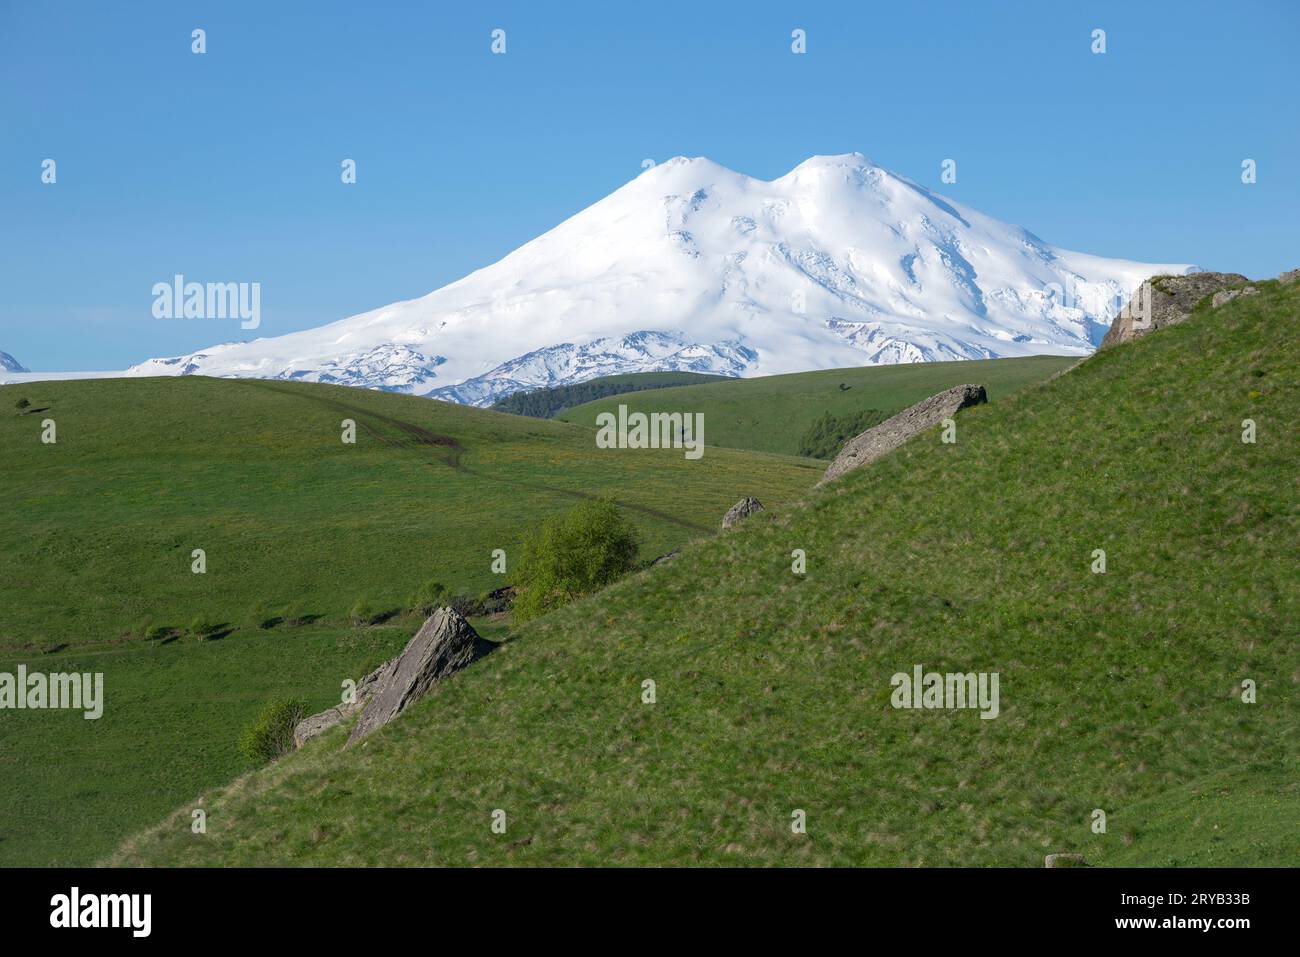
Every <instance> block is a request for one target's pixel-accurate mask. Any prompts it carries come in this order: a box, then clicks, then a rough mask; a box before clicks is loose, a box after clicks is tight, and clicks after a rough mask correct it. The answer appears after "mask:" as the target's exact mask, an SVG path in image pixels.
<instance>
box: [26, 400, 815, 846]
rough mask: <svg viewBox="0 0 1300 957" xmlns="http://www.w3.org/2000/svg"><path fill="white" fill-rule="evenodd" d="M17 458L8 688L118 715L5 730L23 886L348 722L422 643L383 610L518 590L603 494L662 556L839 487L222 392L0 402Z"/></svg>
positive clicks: (801, 464)
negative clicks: (350, 428) (364, 622)
mask: <svg viewBox="0 0 1300 957" xmlns="http://www.w3.org/2000/svg"><path fill="white" fill-rule="evenodd" d="M24 398H25V399H27V400H28V401H29V403H30V406H29V407H28V408H27V409H25V410H23V411H19V410H18V409H17V408H16V406H17V404H18V402H19V401H20V400H21V399H24ZM49 419H52V420H53V421H54V424H55V430H56V431H55V438H56V442H54V443H53V444H44V443H42V442H41V435H42V432H43V428H42V423H43V422H44V421H46V420H49ZM345 419H350V420H352V421H353V422H355V423H356V443H355V444H344V442H343V441H342V435H343V425H342V423H343V421H344V420H345ZM0 450H2V451H3V454H2V456H0V541H3V543H4V546H3V548H0V671H6V672H9V673H14V672H15V671H16V668H17V666H18V665H19V664H24V665H26V667H27V668H28V670H29V672H37V671H39V672H42V673H50V672H69V671H89V672H92V673H93V672H96V671H98V672H102V673H103V674H104V683H105V697H106V704H105V711H104V715H103V717H101V718H100V719H99V720H97V721H88V720H85V719H84V718H83V717H82V715H81V713H79V712H60V711H22V712H19V711H10V710H5V711H0V773H3V776H4V780H5V781H6V787H4V788H3V789H0V864H13V865H43V864H86V863H89V862H91V861H93V860H95V859H96V858H97V857H99V856H101V855H103V854H106V853H108V852H109V851H110V850H111V849H112V848H113V847H114V846H116V844H117V843H118V842H120V840H121V839H122V838H123V837H124V836H125V835H126V834H128V833H130V832H131V831H133V830H137V829H139V828H141V827H143V826H145V825H146V824H148V823H149V822H150V821H152V820H156V819H157V818H158V817H160V816H162V815H163V814H164V813H166V812H167V811H168V810H170V809H171V808H173V807H175V806H176V805H177V804H178V803H180V802H182V801H187V800H190V799H191V798H193V797H194V796H196V795H198V794H199V793H200V792H201V791H203V790H204V789H207V788H211V787H214V786H216V785H218V784H222V783H225V782H227V781H229V780H230V779H232V778H233V777H235V776H236V775H238V774H239V773H241V772H243V771H245V770H247V768H248V763H247V761H246V760H245V759H244V758H243V757H242V756H241V755H240V754H239V753H238V750H237V748H236V742H237V739H238V736H239V732H240V730H241V728H242V727H243V726H244V724H246V723H247V722H248V721H250V720H251V719H252V717H253V716H254V715H255V714H256V712H257V711H258V709H259V708H260V707H261V706H262V705H263V704H264V703H265V702H266V701H267V700H268V699H270V698H273V697H300V698H304V699H306V700H307V701H308V702H309V703H310V704H311V705H313V706H314V707H315V706H319V707H320V708H324V707H327V706H329V705H330V704H333V703H336V702H337V700H338V696H339V693H340V690H339V689H340V684H341V682H342V681H343V680H344V679H346V678H354V679H355V678H358V677H360V676H361V675H362V674H364V673H365V672H366V671H368V670H369V669H370V668H372V667H374V666H375V665H376V664H378V663H379V662H380V661H382V660H384V659H385V658H387V657H390V656H391V655H393V654H395V653H396V652H397V651H399V650H400V649H401V648H402V646H403V645H404V644H405V642H406V641H407V640H408V639H409V638H410V636H411V634H413V633H414V631H415V630H416V629H417V628H418V626H419V621H418V620H416V619H414V618H412V617H410V616H409V615H407V616H399V617H394V618H390V619H388V620H387V621H385V622H383V623H382V624H378V625H373V626H369V627H356V626H354V625H353V624H352V623H351V622H350V621H349V616H348V612H349V610H350V609H351V608H352V607H353V606H354V605H355V604H356V603H357V602H358V601H359V600H364V601H365V602H366V603H368V604H369V605H370V606H371V607H372V608H373V609H375V610H376V611H377V612H379V613H380V614H387V613H399V612H402V611H403V610H404V609H405V608H406V607H407V603H408V598H409V596H410V595H411V593H412V592H413V591H414V590H415V589H416V587H417V586H418V585H420V584H421V583H422V582H424V581H426V580H428V579H437V580H439V581H441V582H443V583H444V584H445V585H446V586H447V587H448V588H449V589H450V591H451V592H453V593H463V594H467V595H478V594H481V593H482V592H485V591H488V590H490V589H494V588H498V587H500V586H501V585H503V584H506V583H507V582H508V580H509V578H510V575H509V556H510V554H511V553H512V552H513V550H514V549H515V547H516V545H517V544H518V542H519V540H520V536H521V535H522V534H523V533H524V532H525V531H527V530H529V529H531V528H532V527H534V526H535V525H537V524H540V522H541V521H542V520H543V519H544V518H545V517H546V516H548V515H551V514H554V513H557V512H560V511H563V510H565V509H567V508H569V507H571V506H572V504H573V503H574V502H575V501H578V500H580V499H582V498H583V497H587V496H593V495H602V496H608V497H610V498H612V499H614V500H615V501H616V502H617V503H618V504H619V505H620V506H621V507H622V508H623V509H624V510H625V511H626V513H627V514H628V516H629V517H630V519H631V520H632V522H633V523H634V524H635V525H636V526H637V529H638V532H639V533H640V535H641V540H642V555H643V557H644V558H646V559H649V558H653V557H655V556H656V555H660V554H663V553H665V552H667V551H669V550H671V549H673V548H677V547H680V546H681V545H683V544H684V543H685V542H687V541H689V540H691V539H693V538H696V537H699V536H701V535H708V534H712V532H713V531H714V530H715V529H716V527H717V524H718V521H719V520H720V518H721V516H722V514H723V513H724V512H725V511H726V509H727V508H728V507H730V506H731V505H732V504H733V503H734V502H735V501H736V499H737V498H739V497H740V496H741V495H744V494H756V495H758V496H760V497H761V498H763V499H764V500H765V501H771V502H772V503H774V504H778V503H782V502H787V501H790V500H792V499H793V498H794V497H795V496H797V495H798V494H800V493H802V491H803V490H804V489H806V488H807V487H808V486H809V485H811V484H812V482H814V481H815V480H816V478H817V476H818V474H819V472H820V468H819V467H818V465H817V463H815V462H808V461H803V460H799V459H794V458H790V457H784V456H774V455H757V454H752V453H745V452H737V451H735V450H731V449H710V450H709V452H708V454H707V455H705V457H704V458H703V459H701V460H699V461H696V462H687V461H686V460H685V458H684V457H683V455H682V453H681V452H680V451H676V452H673V451H670V450H665V451H655V450H644V451H639V452H637V453H635V454H631V455H619V454H618V453H611V452H608V451H601V450H598V449H596V447H595V440H594V433H593V432H592V431H590V430H587V429H583V428H580V427H578V426H573V425H568V424H565V423H560V422H550V421H539V420H535V419H525V418H519V417H515V416H507V415H501V414H498V413H492V412H486V411H482V410H478V409H468V408H463V407H459V406H454V405H450V404H447V403H441V402H433V401H429V400H424V399H417V398H412V397H406V396H397V395H389V394H383V393H377V392H366V391H361V390H354V389H347V388H342V387H335V386H326V385H310V384H288V383H278V382H258V381H233V380H231V381H227V380H214V379H206V378H176V379H135V380H131V379H113V380H99V381H74V382H47V383H38V384H27V385H21V386H9V387H5V388H0ZM195 549H202V550H203V552H204V554H205V560H206V571H205V572H204V573H203V574H195V573H194V572H193V570H192V569H193V563H194V558H193V557H192V556H193V553H194V550H195ZM495 549H502V550H504V551H505V552H506V561H507V572H506V574H505V575H498V574H494V573H493V572H492V553H493V551H494V550H495ZM196 620H198V621H202V622H205V623H208V624H209V625H210V626H211V628H212V633H211V634H210V635H207V636H206V637H205V640H200V639H199V636H198V635H196V634H194V633H193V631H192V627H191V626H192V624H193V623H194V622H195V621H196ZM478 624H479V625H480V627H482V628H484V629H485V631H484V633H485V635H487V636H488V637H494V636H496V633H497V632H498V631H500V629H501V628H502V625H501V623H500V622H497V621H491V622H486V623H484V622H479V623H478ZM264 625H266V626H267V627H263V626H264ZM151 628H152V629H154V631H152V632H151V631H150V629H151Z"/></svg>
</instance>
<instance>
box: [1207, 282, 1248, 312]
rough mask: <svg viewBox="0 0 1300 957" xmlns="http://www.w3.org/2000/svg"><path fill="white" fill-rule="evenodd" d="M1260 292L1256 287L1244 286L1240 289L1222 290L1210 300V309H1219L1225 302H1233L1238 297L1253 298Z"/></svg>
mask: <svg viewBox="0 0 1300 957" xmlns="http://www.w3.org/2000/svg"><path fill="white" fill-rule="evenodd" d="M1258 292H1259V290H1258V289H1256V288H1255V287H1254V286H1242V287H1241V288H1240V289H1220V290H1219V291H1218V292H1216V293H1215V294H1214V295H1213V296H1212V297H1211V298H1210V307H1211V308H1212V309H1218V308H1219V307H1220V306H1222V305H1223V304H1224V303H1225V302H1232V300H1234V299H1236V298H1237V297H1238V296H1253V295H1255V294H1256V293H1258Z"/></svg>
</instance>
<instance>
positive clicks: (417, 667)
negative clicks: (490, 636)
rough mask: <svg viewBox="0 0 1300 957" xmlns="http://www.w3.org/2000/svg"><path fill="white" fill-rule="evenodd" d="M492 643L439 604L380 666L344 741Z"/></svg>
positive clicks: (411, 700)
mask: <svg viewBox="0 0 1300 957" xmlns="http://www.w3.org/2000/svg"><path fill="white" fill-rule="evenodd" d="M493 647H495V646H494V645H493V644H492V642H490V641H484V640H483V639H482V638H480V637H479V634H478V632H476V631H475V630H474V629H473V628H472V627H471V626H470V623H469V622H467V621H466V620H465V619H464V618H462V617H461V615H460V613H459V612H457V611H456V610H455V609H452V608H439V609H438V610H437V611H435V612H434V613H433V614H432V615H430V616H429V620H428V621H426V622H425V623H424V626H423V627H422V628H420V630H419V631H418V632H416V635H415V637H414V638H412V639H411V640H410V642H409V643H408V644H407V646H406V647H405V648H404V649H403V650H402V653H401V654H400V655H398V656H397V657H396V658H394V659H393V660H392V661H391V662H389V663H388V665H387V666H385V669H384V672H383V674H382V675H380V677H379V680H378V681H377V682H376V686H375V689H374V691H373V693H372V694H371V695H370V697H369V700H368V701H367V702H366V705H365V708H364V710H363V711H362V712H361V717H360V718H358V719H357V723H356V726H355V727H354V728H353V729H352V735H351V737H349V738H348V745H351V744H353V743H354V742H356V741H357V740H358V739H360V738H363V737H365V736H366V735H368V734H370V732H372V731H374V730H375V729H377V728H381V727H383V726H384V725H386V724H387V723H388V722H389V721H392V720H393V718H395V717H397V716H398V715H399V714H401V713H402V712H403V711H405V710H406V709H407V708H409V707H410V706H411V705H413V704H415V702H417V701H419V700H420V699H421V698H423V697H424V696H425V695H426V694H428V693H429V689H430V688H432V687H433V686H434V685H435V684H437V683H438V682H439V681H441V680H442V679H443V678H445V677H447V676H448V675H452V674H455V673H456V672H457V671H460V670H461V669H462V668H464V667H465V666H466V665H469V664H472V663H473V662H475V661H478V659H480V658H482V657H483V656H484V655H486V654H487V653H488V652H489V651H491V650H492V648H493Z"/></svg>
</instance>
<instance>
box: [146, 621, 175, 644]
mask: <svg viewBox="0 0 1300 957" xmlns="http://www.w3.org/2000/svg"><path fill="white" fill-rule="evenodd" d="M173 630H174V629H172V628H168V627H167V626H166V625H145V626H144V639H145V641H161V640H162V639H164V638H170V637H171V635H172V631H173Z"/></svg>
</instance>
